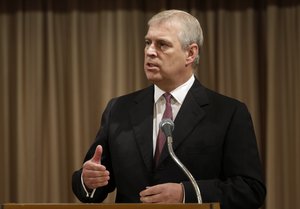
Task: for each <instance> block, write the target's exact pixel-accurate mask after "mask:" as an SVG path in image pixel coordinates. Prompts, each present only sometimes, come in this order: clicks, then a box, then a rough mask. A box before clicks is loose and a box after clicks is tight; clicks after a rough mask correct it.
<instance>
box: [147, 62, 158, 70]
mask: <svg viewBox="0 0 300 209" xmlns="http://www.w3.org/2000/svg"><path fill="white" fill-rule="evenodd" d="M145 67H146V69H147V70H155V69H156V70H157V69H158V67H159V65H158V64H156V63H152V62H146V64H145Z"/></svg>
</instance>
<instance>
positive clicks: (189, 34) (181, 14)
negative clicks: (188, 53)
mask: <svg viewBox="0 0 300 209" xmlns="http://www.w3.org/2000/svg"><path fill="white" fill-rule="evenodd" d="M165 22H171V23H172V22H174V23H179V24H180V26H181V31H179V34H178V39H179V41H180V43H181V47H182V48H183V49H187V47H189V45H190V44H192V43H196V44H197V45H198V48H199V52H198V55H197V57H196V59H195V61H194V63H193V68H196V66H197V65H198V64H199V53H200V49H201V47H202V45H203V39H204V38H203V32H202V28H201V25H200V23H199V21H198V20H197V19H196V18H195V17H194V16H192V15H191V14H189V13H187V12H185V11H181V10H165V11H162V12H160V13H158V14H156V15H154V16H153V17H152V18H151V19H150V20H149V21H148V26H150V25H152V24H155V23H165Z"/></svg>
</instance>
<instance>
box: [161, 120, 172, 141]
mask: <svg viewBox="0 0 300 209" xmlns="http://www.w3.org/2000/svg"><path fill="white" fill-rule="evenodd" d="M159 127H160V129H161V130H162V131H163V132H164V134H165V136H166V137H169V136H172V131H173V130H174V122H173V121H172V120H171V119H169V118H164V119H162V120H161V121H160V123H159Z"/></svg>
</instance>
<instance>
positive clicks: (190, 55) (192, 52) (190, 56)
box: [185, 43, 199, 66]
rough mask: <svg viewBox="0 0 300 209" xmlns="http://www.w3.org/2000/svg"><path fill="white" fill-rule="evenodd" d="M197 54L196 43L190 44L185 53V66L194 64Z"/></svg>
mask: <svg viewBox="0 0 300 209" xmlns="http://www.w3.org/2000/svg"><path fill="white" fill-rule="evenodd" d="M198 52H199V48H198V45H197V44H196V43H192V44H191V45H190V46H189V47H188V49H187V51H186V55H187V57H186V59H185V65H186V66H188V65H190V64H192V63H193V62H194V60H195V59H196V57H197V55H198Z"/></svg>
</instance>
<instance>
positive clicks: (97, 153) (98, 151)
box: [91, 145, 103, 164]
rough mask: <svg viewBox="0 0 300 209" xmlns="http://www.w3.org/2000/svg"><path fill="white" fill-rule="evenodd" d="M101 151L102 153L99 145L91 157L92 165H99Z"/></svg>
mask: <svg viewBox="0 0 300 209" xmlns="http://www.w3.org/2000/svg"><path fill="white" fill-rule="evenodd" d="M102 151H103V149H102V146H101V145H98V146H97V147H96V150H95V153H94V156H93V157H92V159H91V161H92V162H94V163H99V164H101V156H102Z"/></svg>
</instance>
